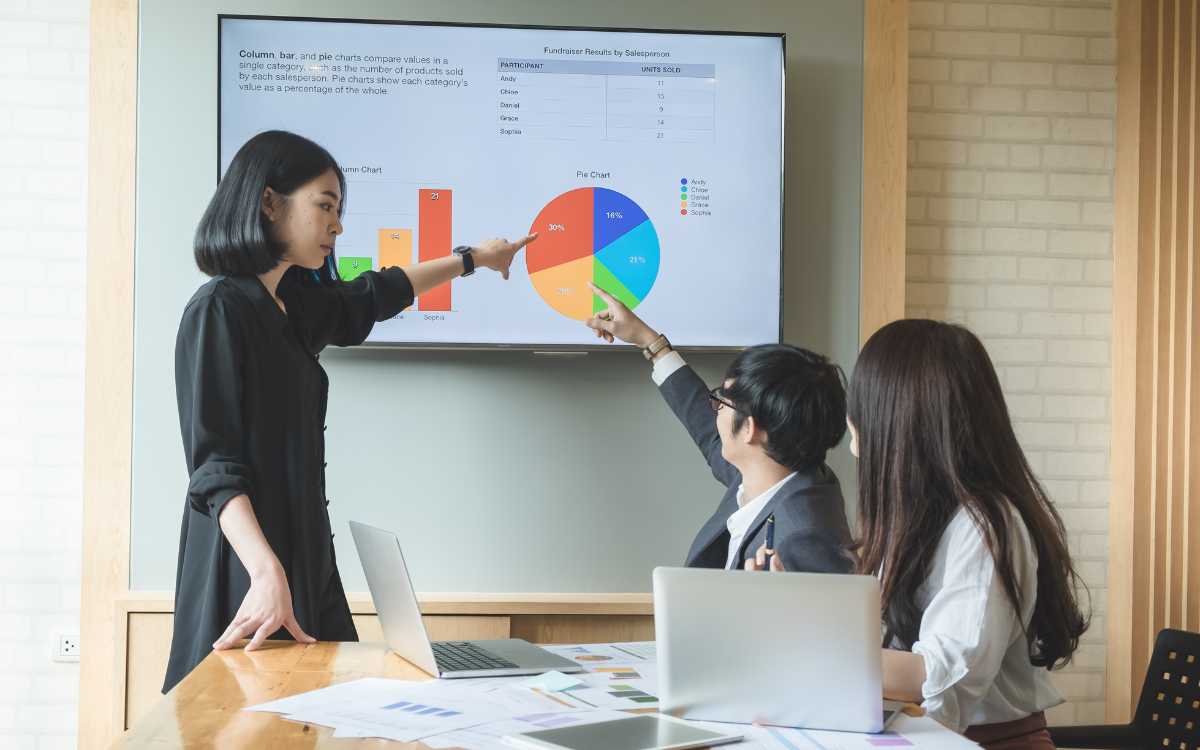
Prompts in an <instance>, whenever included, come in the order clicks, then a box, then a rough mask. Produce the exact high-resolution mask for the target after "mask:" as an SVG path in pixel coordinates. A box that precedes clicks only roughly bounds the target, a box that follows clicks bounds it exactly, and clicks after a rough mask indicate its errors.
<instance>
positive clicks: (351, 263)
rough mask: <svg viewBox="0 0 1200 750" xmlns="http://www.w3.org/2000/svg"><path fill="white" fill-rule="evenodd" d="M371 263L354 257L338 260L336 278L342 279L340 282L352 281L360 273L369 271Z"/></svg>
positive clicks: (369, 260)
mask: <svg viewBox="0 0 1200 750" xmlns="http://www.w3.org/2000/svg"><path fill="white" fill-rule="evenodd" d="M371 262H372V261H371V259H370V258H362V257H358V256H354V255H346V256H343V257H341V258H338V262H337V263H338V276H341V277H342V281H354V280H355V279H356V278H358V275H359V274H360V273H362V272H364V271H370V270H371Z"/></svg>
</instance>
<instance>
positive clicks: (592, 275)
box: [525, 187, 659, 320]
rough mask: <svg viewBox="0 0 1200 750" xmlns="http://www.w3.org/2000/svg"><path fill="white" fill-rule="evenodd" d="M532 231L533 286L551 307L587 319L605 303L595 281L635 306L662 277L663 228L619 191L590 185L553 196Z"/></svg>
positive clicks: (529, 259) (527, 257)
mask: <svg viewBox="0 0 1200 750" xmlns="http://www.w3.org/2000/svg"><path fill="white" fill-rule="evenodd" d="M529 231H530V232H531V233H532V232H537V233H538V238H537V241H536V242H533V243H531V244H530V245H529V246H528V247H527V248H526V250H525V253H526V255H525V262H526V264H527V265H528V267H529V279H530V281H532V282H533V288H534V289H536V290H537V293H538V294H539V295H540V296H541V298H542V299H543V300H545V302H546V304H548V305H549V306H550V307H551V308H553V309H554V310H556V311H557V312H558V313H560V314H561V315H565V316H566V317H568V318H574V319H575V320H587V319H588V318H590V317H591V316H592V315H593V314H594V313H596V312H599V311H600V310H603V309H604V307H605V304H604V302H602V301H601V300H600V298H599V297H597V296H596V295H595V294H593V293H592V290H591V289H589V288H588V282H589V281H590V282H592V283H593V284H595V285H596V286H598V287H600V288H601V289H603V290H604V291H606V292H608V293H609V294H611V295H612V296H614V297H616V298H617V299H619V300H621V302H623V303H625V306H626V307H628V308H629V309H631V310H632V309H633V308H635V307H637V306H638V305H640V304H641V303H642V300H644V299H645V298H646V295H648V294H649V293H650V290H651V289H652V288H653V287H654V280H655V279H656V278H657V277H658V262H659V248H658V233H657V232H656V231H654V224H652V223H651V222H650V217H648V216H646V212H645V211H643V210H642V208H641V206H639V205H638V204H637V203H635V202H634V201H633V200H632V199H630V198H629V197H627V196H626V195H624V194H622V193H618V192H617V191H616V190H609V189H608V188H600V187H587V188H577V189H575V190H570V191H567V192H565V193H563V194H562V195H559V196H558V197H556V198H554V199H553V200H551V201H550V202H549V203H547V204H546V206H545V207H544V208H543V209H542V210H541V213H539V214H538V215H537V218H536V219H534V220H533V226H532V227H530V229H529Z"/></svg>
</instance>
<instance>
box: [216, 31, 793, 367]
mask: <svg viewBox="0 0 1200 750" xmlns="http://www.w3.org/2000/svg"><path fill="white" fill-rule="evenodd" d="M219 95H220V122H219V128H220V155H219V158H220V169H221V172H222V173H224V170H225V168H226V167H227V166H228V164H229V162H230V160H232V158H233V156H234V154H235V153H236V152H237V150H238V148H239V147H241V145H242V144H243V143H245V142H246V141H247V140H248V139H249V138H251V137H252V136H253V135H255V134H256V133H259V132H261V131H264V130H271V129H282V130H290V131H292V132H295V133H299V134H300V135H303V136H305V137H308V138H311V139H312V140H314V141H316V142H317V143H320V144H321V145H322V146H324V147H325V148H327V149H328V150H329V152H330V153H332V154H333V156H334V158H335V159H337V161H338V163H339V164H340V165H341V166H342V168H343V170H344V171H345V174H346V180H347V185H346V200H345V217H344V222H343V223H344V225H345V232H344V234H343V235H342V236H341V237H339V238H338V240H337V244H336V255H337V264H338V269H339V272H340V274H341V276H342V278H343V279H353V278H354V277H355V276H356V275H358V274H360V273H363V272H364V271H369V270H375V269H379V268H382V267H390V266H409V265H412V264H414V263H419V262H422V261H426V260H430V259H434V258H440V257H444V256H446V255H449V254H450V252H451V249H452V248H453V247H455V246H456V245H470V244H474V243H477V242H479V241H482V240H485V239H488V238H491V237H507V238H509V239H517V238H518V237H520V236H522V235H524V234H527V233H530V232H537V233H538V239H537V240H536V241H535V242H533V243H532V244H530V245H529V246H528V248H526V250H524V251H522V253H521V254H520V255H518V256H517V259H516V261H515V263H514V264H513V268H512V276H511V278H510V280H509V281H507V282H506V281H503V280H502V279H501V278H500V276H499V275H498V274H495V273H493V272H491V271H486V270H483V271H480V272H478V273H476V274H475V275H474V276H471V277H469V278H459V279H455V280H453V281H452V282H450V283H448V284H445V285H443V286H441V287H439V288H436V289H433V290H431V291H429V292H426V293H425V294H423V295H421V296H420V297H418V299H417V301H416V304H415V305H413V306H412V307H411V308H409V309H408V310H405V311H404V312H403V313H401V314H400V315H398V316H396V317H395V318H393V319H391V320H388V321H385V322H383V323H380V324H378V325H376V326H375V329H374V331H373V332H372V333H371V336H370V338H369V339H368V342H369V343H374V344H402V345H419V346H440V345H451V346H453V345H468V346H513V347H532V348H537V347H540V346H546V347H563V346H565V347H572V346H589V347H590V346H597V345H601V346H603V345H605V344H604V343H603V342H598V340H597V339H596V338H595V335H594V334H593V333H592V332H591V331H590V330H588V329H587V328H586V327H585V326H584V325H583V321H584V320H586V319H587V318H588V317H590V316H591V315H592V314H593V313H594V312H595V311H597V310H599V309H602V308H603V306H604V305H603V303H601V302H600V300H599V299H598V298H597V297H596V296H595V295H594V294H593V293H592V292H591V290H590V289H589V288H588V286H587V283H588V282H589V281H590V282H592V283H594V284H596V285H597V286H599V287H600V288H602V289H604V290H606V291H608V292H609V293H610V294H612V295H613V296H614V297H616V298H618V299H620V300H621V301H622V302H624V303H625V304H626V305H628V306H629V307H630V308H633V309H634V310H636V311H637V313H638V315H640V316H641V317H642V318H643V319H645V320H646V321H647V322H648V323H650V325H652V326H653V327H655V328H657V329H658V330H661V331H663V332H664V333H666V334H667V335H668V336H670V338H671V340H672V342H673V343H674V344H676V345H677V346H685V347H705V348H726V347H744V346H749V345H753V344H760V343H766V342H775V341H778V340H779V335H780V266H781V257H782V243H781V239H782V221H783V219H782V215H781V202H782V201H781V198H782V190H783V182H782V181H783V176H782V155H783V142H782V139H783V37H782V36H779V35H746V34H707V33H704V34H701V33H662V32H655V33H650V32H629V31H602V30H577V29H556V28H521V27H496V26H462V25H431V24H411V23H391V22H387V23H380V22H364V21H342V20H337V21H328V20H321V21H313V20H293V19H282V18H261V17H253V18H251V17H239V16H222V17H221V19H220V92H219Z"/></svg>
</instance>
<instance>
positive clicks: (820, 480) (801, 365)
mask: <svg viewBox="0 0 1200 750" xmlns="http://www.w3.org/2000/svg"><path fill="white" fill-rule="evenodd" d="M592 290H593V291H595V293H596V294H597V295H599V297H600V298H601V299H602V300H604V301H605V302H606V303H608V309H606V310H602V311H600V312H599V313H597V314H596V315H595V316H593V317H592V318H590V319H589V320H588V321H587V325H588V327H589V328H591V329H593V330H595V331H596V335H597V336H599V337H600V338H603V339H605V340H607V341H610V342H611V341H612V340H613V339H614V338H616V339H620V340H621V341H624V342H627V343H630V344H634V345H636V346H640V347H642V349H643V351H644V352H645V354H646V356H647V357H648V358H651V359H652V361H653V363H654V370H653V373H652V375H651V377H652V378H653V380H654V382H655V383H656V384H657V385H658V387H659V390H660V391H661V392H662V395H663V398H664V399H666V402H667V405H668V406H670V407H671V410H672V411H673V412H675V416H676V417H678V418H679V421H680V422H682V423H683V426H684V427H686V428H687V431H688V433H689V434H690V435H691V436H692V440H694V441H695V443H696V445H697V446H699V448H700V452H701V453H702V454H704V458H705V460H706V461H708V465H709V468H711V469H712V473H713V476H714V477H716V478H717V481H718V482H720V483H721V484H723V485H725V488H726V491H725V496H724V497H723V498H722V499H721V503H720V505H718V506H717V510H716V512H715V513H714V514H713V515H712V517H711V518H710V519H708V521H707V522H706V523H705V524H704V526H703V527H702V528H701V529H700V533H699V534H697V535H696V539H695V541H693V542H692V548H691V549H690V550H689V551H688V555H687V561H686V564H687V566H688V567H693V568H727V569H735V568H736V569H741V568H743V567H744V566H745V565H746V563H747V561H753V560H754V556H755V551H756V550H757V549H758V548H759V547H760V546H761V545H762V544H763V543H764V541H765V539H766V526H767V519H768V518H770V517H771V516H774V517H775V539H776V540H777V541H780V542H781V541H782V540H789V542H788V544H786V545H783V544H780V545H779V546H780V548H781V550H782V549H783V548H784V547H787V548H788V556H789V560H788V562H789V563H790V565H789V570H807V571H808V572H818V573H844V572H847V567H848V566H847V564H846V562H845V559H846V558H844V557H843V556H842V555H841V554H840V551H841V550H843V549H845V548H846V547H847V546H848V545H849V543H850V531H849V529H848V527H847V524H846V511H845V505H844V503H843V501H842V491H841V488H840V486H839V485H838V480H837V477H836V476H835V475H834V473H833V471H832V470H831V469H830V468H829V467H828V466H826V465H825V454H826V452H827V451H828V450H829V449H830V448H833V447H834V446H836V445H837V444H838V443H839V442H840V441H841V439H842V435H843V434H845V431H846V389H845V385H844V381H845V377H844V375H843V374H842V371H841V369H840V368H839V367H838V366H837V365H835V364H833V363H831V362H830V361H829V360H828V359H826V358H825V357H822V356H821V355H819V354H814V353H812V352H810V351H806V350H804V349H800V348H798V347H794V346H789V345H786V344H766V345H762V346H755V347H751V348H749V349H747V350H745V351H744V352H742V353H741V354H739V355H738V357H737V358H736V359H735V360H734V361H733V363H732V364H731V365H730V366H729V369H728V370H727V372H726V373H725V380H724V383H723V384H722V385H720V386H718V387H716V388H713V389H712V390H709V389H708V388H707V387H706V386H705V384H704V381H702V380H701V379H700V376H699V375H697V374H696V372H695V371H694V370H693V369H692V368H691V367H689V366H688V365H687V363H685V362H684V361H683V357H681V356H680V355H679V353H678V352H675V351H673V350H672V349H671V346H670V343H669V342H668V341H667V339H666V337H665V336H661V335H660V334H658V333H657V332H655V331H654V330H652V329H651V328H650V327H649V326H648V325H646V324H645V323H644V322H642V320H641V319H640V318H639V317H638V316H637V315H635V314H634V313H633V312H631V311H630V310H629V308H627V307H626V306H625V305H623V304H622V303H621V302H620V301H618V300H617V299H615V298H613V297H612V296H610V295H609V294H607V293H605V292H604V290H602V289H600V288H599V287H597V286H595V285H592ZM809 546H812V547H813V549H811V550H809V549H804V548H807V547H809ZM807 553H811V554H807ZM751 565H753V563H752V562H751ZM797 566H798V567H797Z"/></svg>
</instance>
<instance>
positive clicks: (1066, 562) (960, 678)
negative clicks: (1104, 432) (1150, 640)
mask: <svg viewBox="0 0 1200 750" xmlns="http://www.w3.org/2000/svg"><path fill="white" fill-rule="evenodd" d="M848 402H849V403H848V405H847V413H848V423H849V427H850V440H851V442H850V451H851V452H852V453H853V454H854V455H855V456H857V457H858V484H859V490H858V497H859V504H858V507H859V522H860V523H861V525H862V532H861V533H862V536H861V540H860V542H859V547H858V552H859V557H860V559H859V564H858V570H859V572H861V573H865V574H869V575H878V576H879V579H880V588H881V598H882V601H881V605H882V611H883V625H884V631H885V633H886V634H887V635H886V636H885V638H884V644H885V645H887V646H889V648H885V649H884V651H883V690H884V695H885V696H886V697H889V698H895V699H899V700H906V701H912V702H918V703H919V702H923V703H924V706H925V709H926V710H927V711H928V713H929V714H930V715H932V716H933V717H934V718H935V719H937V720H938V721H940V722H942V723H943V724H945V725H947V726H949V727H950V728H952V729H954V730H956V731H959V732H963V733H964V734H966V736H967V737H968V738H970V739H972V740H974V741H975V742H978V743H979V744H981V745H983V746H984V747H985V748H988V750H1033V749H1035V748H1036V749H1038V750H1047V749H1049V748H1053V746H1054V745H1053V742H1052V740H1051V739H1050V735H1049V733H1047V732H1046V721H1045V717H1044V715H1043V711H1045V709H1047V708H1050V707H1052V706H1056V705H1058V704H1060V703H1062V702H1063V698H1062V696H1061V695H1060V694H1059V693H1058V691H1057V690H1056V689H1055V688H1054V686H1053V685H1052V684H1051V682H1050V672H1049V670H1050V669H1052V668H1054V667H1056V666H1061V665H1063V664H1065V663H1067V662H1068V661H1069V660H1070V658H1071V655H1072V654H1073V653H1074V652H1075V649H1076V647H1077V646H1078V645H1079V638H1080V636H1081V635H1082V634H1083V632H1084V631H1085V630H1086V629H1087V618H1086V617H1085V616H1084V615H1083V614H1082V613H1081V611H1080V607H1079V603H1078V601H1077V600H1076V595H1075V592H1076V585H1077V584H1078V577H1077V576H1076V573H1075V569H1074V566H1073V565H1072V563H1071V557H1070V553H1069V552H1068V550H1067V544H1066V539H1065V533H1064V529H1063V524H1062V519H1061V518H1060V517H1059V515H1058V513H1057V511H1055V509H1054V506H1053V505H1052V504H1051V503H1050V500H1049V498H1048V497H1047V496H1046V492H1045V490H1043V489H1042V486H1041V484H1039V482H1038V481H1037V479H1036V478H1035V477H1034V475H1033V471H1032V469H1030V467H1029V463H1028V461H1026V459H1025V454H1024V453H1023V452H1022V451H1021V446H1020V445H1019V444H1018V442H1017V438H1016V435H1015V434H1014V432H1013V427H1012V422H1011V421H1010V419H1009V415H1008V410H1007V408H1006V406H1005V403H1004V395H1003V393H1002V392H1001V390H1000V381H999V379H998V378H997V377H996V370H995V368H993V367H992V362H991V360H990V359H989V358H988V355H987V351H986V350H985V349H984V348H983V344H982V343H980V341H979V339H978V338H976V337H975V336H974V334H972V333H971V332H970V331H968V330H966V329H965V328H962V327H960V326H956V325H950V324H947V323H940V322H935V321H932V320H900V321H896V322H894V323H891V324H889V325H887V326H884V327H883V328H881V329H880V330H879V331H878V332H876V333H875V334H874V335H873V336H872V337H871V338H870V339H869V340H868V341H867V343H866V345H865V346H864V347H863V350H862V353H861V354H859V358H858V363H857V364H856V365H855V368H854V375H853V377H851V379H850V391H849V398H848ZM775 559H778V558H775ZM761 562H762V556H761V554H760V556H759V558H758V565H757V566H756V567H761ZM772 567H778V566H777V565H776V564H775V563H774V560H773V561H772Z"/></svg>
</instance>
